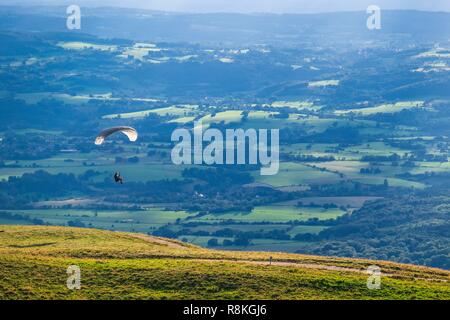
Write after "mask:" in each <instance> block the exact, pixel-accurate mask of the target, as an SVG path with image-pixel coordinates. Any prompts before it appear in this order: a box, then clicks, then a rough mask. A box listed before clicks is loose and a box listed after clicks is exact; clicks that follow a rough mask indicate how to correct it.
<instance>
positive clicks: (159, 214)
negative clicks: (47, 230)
mask: <svg viewBox="0 0 450 320" xmlns="http://www.w3.org/2000/svg"><path fill="white" fill-rule="evenodd" d="M7 211H8V212H11V213H16V214H21V215H25V216H28V217H30V218H32V219H41V220H43V221H44V222H45V223H49V224H51V225H55V226H67V225H68V222H69V221H79V222H82V223H83V224H85V225H86V226H89V227H92V228H97V229H107V230H113V231H114V230H115V231H134V232H141V233H147V232H151V231H152V230H154V229H155V228H159V227H161V226H163V225H166V224H168V223H175V221H176V220H177V219H184V218H186V217H188V216H189V214H188V213H187V212H185V211H171V210H164V209H162V208H157V207H156V208H148V209H146V210H140V211H129V210H85V209H32V210H7ZM2 214H3V212H0V219H2ZM3 222H4V224H22V222H23V220H11V219H9V220H8V219H3ZM25 223H27V221H25Z"/></svg>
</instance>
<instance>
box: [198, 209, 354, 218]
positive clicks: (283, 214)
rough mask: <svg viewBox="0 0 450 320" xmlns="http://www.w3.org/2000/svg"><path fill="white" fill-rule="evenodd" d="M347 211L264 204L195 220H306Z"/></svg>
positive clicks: (330, 216)
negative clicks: (244, 210) (241, 210)
mask: <svg viewBox="0 0 450 320" xmlns="http://www.w3.org/2000/svg"><path fill="white" fill-rule="evenodd" d="M345 213H346V212H345V211H342V210H340V209H323V208H308V207H301V208H297V207H292V206H262V207H256V208H254V209H253V210H252V211H251V212H235V213H233V212H230V213H222V214H208V215H205V216H202V217H201V218H199V219H196V220H195V221H208V222H215V221H224V220H233V221H244V222H258V221H260V222H262V221H266V222H287V221H295V220H298V221H306V220H308V219H313V218H317V219H319V220H327V219H335V218H337V217H339V216H341V215H343V214H345Z"/></svg>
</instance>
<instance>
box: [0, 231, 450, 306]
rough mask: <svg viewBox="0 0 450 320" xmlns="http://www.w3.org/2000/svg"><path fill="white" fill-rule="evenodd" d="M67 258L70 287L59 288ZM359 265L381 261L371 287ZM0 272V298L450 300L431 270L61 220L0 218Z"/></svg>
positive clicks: (443, 281)
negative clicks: (38, 222)
mask: <svg viewBox="0 0 450 320" xmlns="http://www.w3.org/2000/svg"><path fill="white" fill-rule="evenodd" d="M270 257H272V263H271V264H269V259H270ZM70 265H77V266H79V267H80V269H81V289H80V290H69V289H67V287H66V281H67V277H68V276H67V273H66V271H67V268H68V266H70ZM369 265H378V266H379V267H380V268H381V271H382V278H381V288H380V289H379V290H369V289H368V288H367V278H368V274H367V273H366V269H367V267H368V266H369ZM0 271H1V274H2V276H1V277H0V299H450V285H449V281H450V272H449V271H444V270H439V269H431V268H425V267H419V266H412V265H402V264H397V263H391V262H384V261H370V260H356V259H345V258H332V257H318V256H306V255H297V254H282V253H269V252H266V253H261V252H233V251H214V250H208V249H203V248H200V247H196V246H193V245H190V244H185V243H182V242H178V241H174V240H170V239H164V238H156V237H151V236H146V235H143V234H133V233H122V232H111V231H101V230H95V229H78V228H67V227H42V226H0Z"/></svg>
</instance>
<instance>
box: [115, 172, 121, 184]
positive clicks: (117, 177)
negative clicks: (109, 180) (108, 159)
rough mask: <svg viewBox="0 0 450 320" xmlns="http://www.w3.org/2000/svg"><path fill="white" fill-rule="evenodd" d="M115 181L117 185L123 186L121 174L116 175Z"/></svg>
mask: <svg viewBox="0 0 450 320" xmlns="http://www.w3.org/2000/svg"><path fill="white" fill-rule="evenodd" d="M114 181H116V183H119V182H120V184H123V178H122V177H121V176H120V173H119V172H116V173H114Z"/></svg>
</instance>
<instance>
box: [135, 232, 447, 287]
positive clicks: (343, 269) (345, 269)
mask: <svg viewBox="0 0 450 320" xmlns="http://www.w3.org/2000/svg"><path fill="white" fill-rule="evenodd" d="M129 236H130V237H133V238H137V239H141V240H144V241H147V242H150V243H155V244H160V245H164V246H167V247H169V248H174V249H181V250H189V249H190V248H189V246H186V245H183V244H180V243H177V242H175V241H170V240H166V239H163V238H158V237H154V236H149V235H145V234H129ZM173 258H176V256H174V257H173ZM184 259H187V260H191V261H199V262H229V263H241V264H253V265H260V266H267V267H270V266H280V267H297V268H307V269H316V270H329V271H341V272H352V273H359V274H367V275H368V273H367V270H366V269H359V268H349V267H339V266H333V265H326V264H315V263H302V262H285V261H272V262H269V260H243V259H232V258H229V259H226V258H225V259H224V258H218V259H215V258H194V257H193V258H184ZM381 276H382V277H392V276H396V277H402V278H409V277H407V276H402V275H398V274H392V273H382V274H381ZM413 278H414V279H416V280H425V281H438V282H448V280H446V279H438V278H421V277H413Z"/></svg>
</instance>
